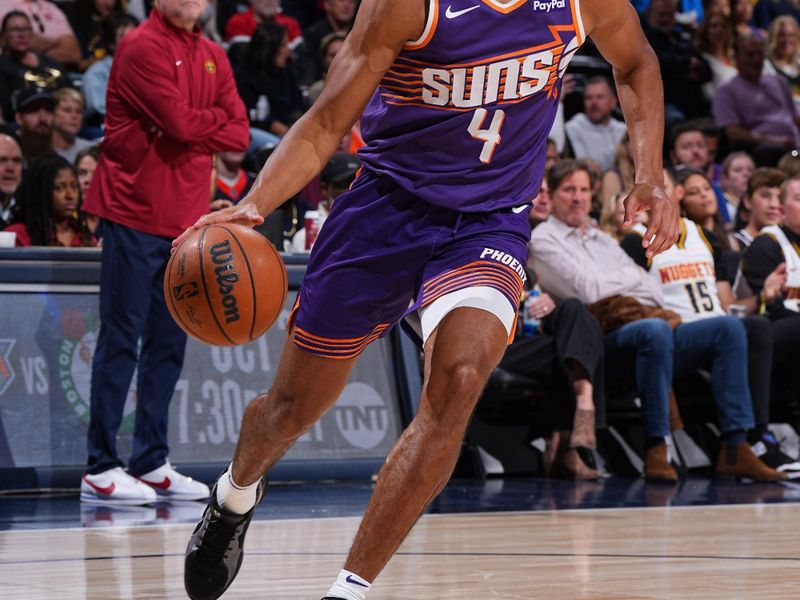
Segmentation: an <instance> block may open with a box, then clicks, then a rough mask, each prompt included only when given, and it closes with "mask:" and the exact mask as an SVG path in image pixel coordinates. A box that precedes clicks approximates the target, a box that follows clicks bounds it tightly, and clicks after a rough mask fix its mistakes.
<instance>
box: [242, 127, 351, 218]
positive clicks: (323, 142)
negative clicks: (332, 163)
mask: <svg viewBox="0 0 800 600" xmlns="http://www.w3.org/2000/svg"><path fill="white" fill-rule="evenodd" d="M343 135H344V132H342V133H341V134H340V133H339V132H338V131H331V130H330V129H327V128H325V127H324V126H323V125H322V124H321V123H320V121H319V120H318V119H316V118H313V117H312V115H310V114H309V113H307V114H306V115H305V116H304V117H302V118H301V119H300V120H299V121H297V123H295V124H294V126H293V127H292V128H291V130H290V131H289V133H288V134H286V137H284V138H283V140H281V143H280V144H278V146H277V147H276V149H275V152H273V153H272V155H271V156H270V158H269V160H268V161H267V164H266V165H264V168H263V169H261V172H260V173H259V174H258V177H257V178H256V181H255V183H254V184H253V187H252V189H251V190H250V193H249V194H248V197H247V201H248V202H255V204H256V207H257V208H258V212H259V213H260V214H262V215H268V214H269V213H271V212H272V211H273V210H275V209H276V208H277V207H279V206H280V205H281V204H283V203H284V202H285V201H286V200H287V199H288V198H291V197H292V196H294V195H295V194H297V193H298V192H299V191H300V190H302V189H303V188H304V187H305V186H306V185H307V184H308V182H309V181H311V179H312V178H313V177H314V176H315V175H316V174H317V173H319V172H320V171H321V170H322V168H323V167H324V166H325V165H326V164H327V163H328V159H329V158H330V157H331V156H332V155H333V153H334V152H335V151H336V148H337V147H338V145H339V141H340V140H341V139H342V136H343ZM287 165H289V168H286V166H287Z"/></svg>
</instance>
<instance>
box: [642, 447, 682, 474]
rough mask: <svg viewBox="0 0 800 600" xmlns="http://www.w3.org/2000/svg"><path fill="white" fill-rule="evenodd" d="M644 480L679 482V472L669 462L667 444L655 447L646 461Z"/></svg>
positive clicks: (648, 454) (646, 457)
mask: <svg viewBox="0 0 800 600" xmlns="http://www.w3.org/2000/svg"><path fill="white" fill-rule="evenodd" d="M644 478H645V479H647V480H648V481H669V482H674V481H678V472H677V471H676V470H675V469H674V468H672V465H671V464H669V460H667V444H666V442H665V443H663V444H659V445H658V446H653V447H652V448H650V449H649V450H648V451H647V455H646V456H645V459H644Z"/></svg>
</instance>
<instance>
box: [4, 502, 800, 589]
mask: <svg viewBox="0 0 800 600" xmlns="http://www.w3.org/2000/svg"><path fill="white" fill-rule="evenodd" d="M799 520H800V505H796V504H755V505H739V506H694V507H672V508H666V507H658V508H641V509H630V508H627V509H603V510H574V511H543V512H530V513H489V514H485V513H484V514H461V515H428V516H425V517H423V519H422V520H421V521H420V523H419V524H418V525H417V527H416V528H415V529H414V531H413V532H412V535H411V536H410V537H409V539H408V540H407V541H406V543H405V544H404V545H403V546H402V547H401V549H400V552H399V553H398V554H397V555H396V556H395V557H394V558H393V560H392V562H391V563H390V564H389V566H388V567H387V569H386V570H385V571H384V573H383V574H382V575H381V576H380V577H379V578H378V580H377V581H376V582H375V585H374V587H373V590H372V591H371V592H370V600H388V599H398V600H399V599H414V600H417V599H418V600H422V599H426V600H430V599H436V600H455V599H458V600H473V599H480V600H486V599H513V598H524V599H537V600H539V599H541V600H571V599H591V600H622V599H626V600H645V599H646V600H655V599H658V600H661V599H676V600H677V599H680V600H693V599H703V600H717V599H719V600H753V599H756V598H761V597H768V598H770V599H771V600H784V599H785V600H788V599H790V598H792V599H796V598H799V597H800V588H799V587H798V580H800V577H798V567H800V541H799V540H798V535H797V531H798V527H797V524H798V521H799ZM357 524H358V519H357V518H352V517H344V518H328V519H297V520H280V521H256V522H254V523H253V526H252V527H251V529H250V533H249V534H248V544H247V551H248V555H247V556H246V558H245V562H244V565H243V567H242V571H241V573H240V574H239V577H238V579H237V581H236V582H235V583H234V585H233V586H232V588H231V589H230V590H229V592H228V593H227V594H226V595H225V596H224V598H225V599H226V600H227V599H235V598H238V599H248V600H255V599H265V600H266V599H270V600H301V599H302V600H319V598H320V597H321V596H322V595H323V594H324V592H325V591H326V590H327V588H328V586H329V584H330V582H331V580H332V578H333V577H334V576H335V574H336V573H337V572H338V570H339V568H340V566H341V564H342V562H343V560H344V556H345V553H346V550H347V547H348V545H349V542H350V540H351V537H352V535H353V533H354V531H355V528H356V526H357ZM191 529H192V526H191V525H162V526H156V527H133V528H125V527H111V528H104V529H59V530H35V531H7V532H2V533H0V597H2V598H4V599H9V600H27V599H45V598H47V599H59V600H60V599H64V600H72V599H83V598H87V599H91V600H111V599H117V598H125V599H128V598H136V599H144V598H149V599H155V598H170V599H171V598H184V597H185V596H184V594H183V587H182V560H183V551H184V547H185V544H186V541H187V539H188V536H189V534H190V531H191Z"/></svg>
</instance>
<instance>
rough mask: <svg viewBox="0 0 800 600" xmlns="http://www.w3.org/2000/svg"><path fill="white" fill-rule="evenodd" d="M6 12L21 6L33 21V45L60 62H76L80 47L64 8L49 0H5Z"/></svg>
mask: <svg viewBox="0 0 800 600" xmlns="http://www.w3.org/2000/svg"><path fill="white" fill-rule="evenodd" d="M3 9H4V11H5V12H10V11H13V10H19V11H22V12H24V13H25V14H27V15H28V17H29V18H30V20H31V23H32V24H33V36H32V38H31V49H32V50H33V51H34V52H42V53H44V54H47V55H48V56H52V57H53V58H55V59H56V60H57V61H59V62H60V63H61V64H64V65H77V64H78V62H79V61H80V59H81V47H80V44H79V43H78V38H76V37H75V32H74V31H72V27H71V26H70V24H69V20H68V19H67V17H66V15H65V14H64V13H63V12H62V11H61V9H60V8H59V7H58V6H57V5H56V4H55V3H53V2H50V1H49V0H4V1H3Z"/></svg>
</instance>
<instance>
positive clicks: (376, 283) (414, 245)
mask: <svg viewBox="0 0 800 600" xmlns="http://www.w3.org/2000/svg"><path fill="white" fill-rule="evenodd" d="M528 212H529V207H528V206H527V205H526V206H522V207H519V208H514V209H511V208H509V209H504V210H499V211H494V212H488V213H458V212H454V211H452V210H448V209H444V208H441V207H438V206H434V205H432V204H429V203H427V202H425V201H423V200H421V199H419V198H417V197H416V196H414V195H413V194H412V193H411V192H408V191H406V190H404V189H402V188H400V187H398V186H397V185H396V184H395V183H394V182H393V181H392V180H391V179H390V178H389V177H388V176H386V175H380V174H376V173H375V172H372V171H369V170H367V169H364V170H363V171H362V172H361V174H360V175H359V176H358V177H357V179H356V180H355V182H354V183H353V186H352V187H351V189H350V190H349V191H348V192H346V193H345V194H343V195H341V196H340V197H339V198H338V199H337V200H336V202H335V203H334V205H333V209H332V211H331V214H330V216H329V217H328V219H327V220H326V221H325V224H324V225H323V227H322V229H321V230H320V233H319V237H318V238H317V240H316V243H315V244H314V248H313V250H312V252H311V256H310V258H309V262H308V268H307V270H306V274H305V278H304V279H303V284H302V286H301V288H300V291H299V293H298V295H297V302H296V304H295V307H294V309H293V311H292V317H291V319H290V321H289V327H290V329H291V328H292V327H293V331H294V333H293V339H294V342H295V343H296V344H297V346H298V347H300V348H302V349H303V350H306V351H308V352H312V353H314V354H318V355H321V356H326V357H329V358H338V359H347V358H353V357H355V356H358V355H359V354H360V353H361V352H362V351H363V350H364V348H365V347H366V346H367V345H368V344H369V343H370V342H372V341H374V340H376V339H378V338H379V337H382V336H384V335H386V334H387V333H388V332H389V330H390V329H391V328H392V326H393V325H394V324H396V323H397V322H398V321H400V320H401V319H403V318H404V317H405V318H406V323H405V325H406V327H405V329H406V331H407V332H408V333H409V334H410V335H411V336H412V337H413V338H414V339H415V341H416V342H417V343H418V344H420V345H421V344H422V343H424V341H425V340H426V339H427V337H428V335H430V333H432V331H433V329H435V326H436V325H437V324H438V322H439V321H440V320H441V319H442V318H444V316H445V315H446V314H447V312H449V311H450V310H452V309H454V308H457V307H460V306H472V307H477V308H484V309H486V310H489V311H490V312H493V313H494V314H496V315H497V316H498V318H499V319H500V320H501V321H502V322H503V324H504V325H505V327H506V330H507V331H508V333H509V336H510V337H511V336H512V334H513V329H514V323H515V320H516V314H517V308H518V306H519V300H520V297H521V294H522V288H523V283H524V281H525V278H526V277H525V270H524V265H525V261H526V260H527V256H528V241H529V240H530V225H529V223H528Z"/></svg>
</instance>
